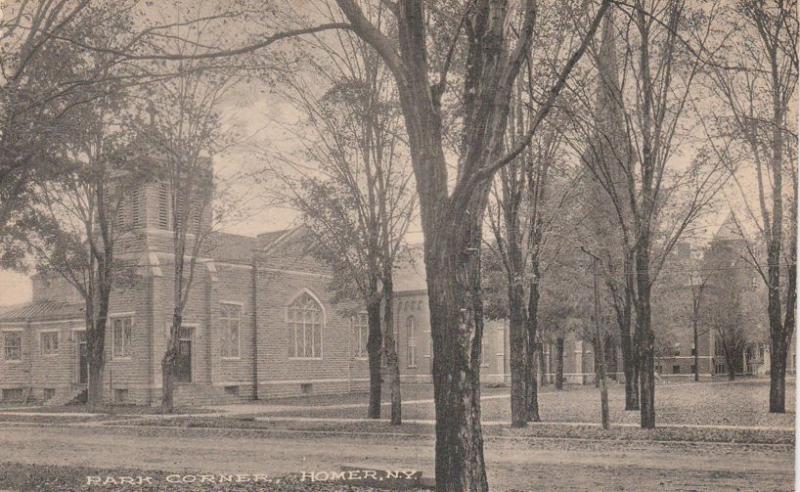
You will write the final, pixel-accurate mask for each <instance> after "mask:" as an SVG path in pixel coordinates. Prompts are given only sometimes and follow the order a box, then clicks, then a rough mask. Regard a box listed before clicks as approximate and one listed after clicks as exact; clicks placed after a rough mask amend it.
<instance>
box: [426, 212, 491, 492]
mask: <svg viewBox="0 0 800 492" xmlns="http://www.w3.org/2000/svg"><path fill="white" fill-rule="evenodd" d="M456 227H459V228H460V227H463V225H459V226H456ZM472 227H474V229H473V231H472V234H469V230H468V231H467V232H463V233H462V234H463V235H459V234H453V232H452V231H451V232H450V234H447V235H445V234H442V235H438V234H437V236H439V237H442V238H447V239H449V240H451V241H452V240H454V239H455V242H454V243H449V244H448V243H447V242H445V244H441V243H438V241H436V239H438V238H434V240H433V241H431V242H428V241H427V240H426V251H425V260H426V267H427V281H428V300H429V304H430V315H431V332H432V336H433V389H434V398H435V402H436V405H435V406H436V490H438V491H453V492H455V491H467V490H469V491H480V492H483V491H488V490H489V486H488V482H487V479H486V469H485V463H484V456H483V434H482V430H481V420H480V418H481V407H480V356H481V354H480V351H481V337H482V336H483V310H482V306H481V304H480V303H481V299H480V297H479V294H480V256H479V255H480V248H479V246H480V234H479V231H480V225H479V224H472ZM464 235H466V236H467V237H464ZM459 236H460V237H459Z"/></svg>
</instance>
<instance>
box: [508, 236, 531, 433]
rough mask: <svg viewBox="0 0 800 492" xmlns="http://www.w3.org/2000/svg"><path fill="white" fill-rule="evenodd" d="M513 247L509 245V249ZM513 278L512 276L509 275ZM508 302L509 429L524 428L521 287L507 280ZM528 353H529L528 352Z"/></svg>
mask: <svg viewBox="0 0 800 492" xmlns="http://www.w3.org/2000/svg"><path fill="white" fill-rule="evenodd" d="M512 247H513V246H512V245H511V244H509V248H512ZM509 277H514V275H509ZM508 301H509V306H508V308H509V312H510V315H511V316H510V319H509V324H508V330H509V340H510V348H509V349H510V352H511V354H510V357H509V365H510V366H511V427H525V424H526V423H527V422H528V410H527V408H526V407H527V404H526V403H527V402H526V399H527V391H526V389H527V388H528V387H529V385H530V384H529V383H530V382H529V381H528V379H529V378H528V374H529V371H528V370H527V368H528V364H529V363H530V359H529V358H528V357H526V352H525V351H526V346H527V343H526V336H525V335H526V333H525V313H524V309H525V307H524V306H523V303H524V301H523V292H522V285H520V284H519V283H518V282H515V281H514V278H510V279H509V284H508ZM529 353H530V351H529Z"/></svg>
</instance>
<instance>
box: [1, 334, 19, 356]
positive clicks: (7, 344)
mask: <svg viewBox="0 0 800 492" xmlns="http://www.w3.org/2000/svg"><path fill="white" fill-rule="evenodd" d="M3 356H4V357H5V359H6V360H22V332H20V331H7V332H5V333H3Z"/></svg>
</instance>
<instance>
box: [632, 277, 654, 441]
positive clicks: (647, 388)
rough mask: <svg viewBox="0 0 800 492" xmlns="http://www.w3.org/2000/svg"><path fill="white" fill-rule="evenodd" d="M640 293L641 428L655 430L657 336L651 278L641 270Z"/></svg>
mask: <svg viewBox="0 0 800 492" xmlns="http://www.w3.org/2000/svg"><path fill="white" fill-rule="evenodd" d="M639 276H640V277H646V279H639V282H640V292H639V299H638V303H637V316H636V329H637V331H638V337H637V338H638V342H639V343H638V345H639V383H640V384H639V386H640V388H639V389H640V394H641V399H640V400H639V404H640V412H641V426H642V428H643V429H654V428H655V426H656V409H655V391H656V388H655V383H656V380H655V336H654V335H653V330H652V327H651V326H650V286H649V284H650V278H649V276H648V275H646V272H642V270H640V274H639Z"/></svg>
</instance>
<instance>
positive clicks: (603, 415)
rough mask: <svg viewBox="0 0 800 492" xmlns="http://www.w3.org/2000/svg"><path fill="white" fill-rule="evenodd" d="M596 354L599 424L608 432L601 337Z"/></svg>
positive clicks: (603, 354) (603, 353)
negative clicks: (598, 387)
mask: <svg viewBox="0 0 800 492" xmlns="http://www.w3.org/2000/svg"><path fill="white" fill-rule="evenodd" d="M597 345H598V347H597V349H598V350H597V352H596V353H597V354H599V355H595V360H596V361H597V378H596V379H597V381H599V386H600V424H601V425H602V426H603V429H606V430H608V427H609V417H608V384H607V382H606V353H605V352H606V346H605V343H604V340H603V337H602V336H600V337H598V344H597Z"/></svg>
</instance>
